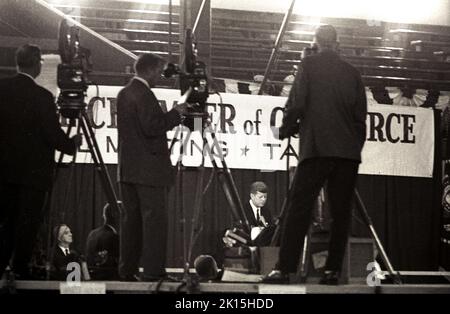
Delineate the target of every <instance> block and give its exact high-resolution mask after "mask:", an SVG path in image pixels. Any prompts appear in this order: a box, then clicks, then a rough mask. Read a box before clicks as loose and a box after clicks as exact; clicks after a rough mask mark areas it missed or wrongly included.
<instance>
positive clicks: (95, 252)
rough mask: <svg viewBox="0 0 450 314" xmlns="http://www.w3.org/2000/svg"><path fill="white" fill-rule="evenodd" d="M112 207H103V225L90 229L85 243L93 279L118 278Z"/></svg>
mask: <svg viewBox="0 0 450 314" xmlns="http://www.w3.org/2000/svg"><path fill="white" fill-rule="evenodd" d="M114 226H116V219H115V215H114V213H113V208H112V207H111V206H109V204H106V205H105V207H103V225H102V226H100V227H98V228H97V229H94V230H92V231H91V232H90V233H89V235H88V237H87V243H86V258H87V264H88V266H89V270H90V274H91V277H92V279H94V280H117V279H119V277H118V276H119V274H118V265H119V234H118V233H117V230H116V228H115V227H114Z"/></svg>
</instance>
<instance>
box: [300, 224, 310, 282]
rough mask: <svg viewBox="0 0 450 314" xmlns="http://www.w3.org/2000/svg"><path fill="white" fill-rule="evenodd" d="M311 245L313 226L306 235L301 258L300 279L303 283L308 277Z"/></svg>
mask: <svg viewBox="0 0 450 314" xmlns="http://www.w3.org/2000/svg"><path fill="white" fill-rule="evenodd" d="M310 245H311V228H310V229H309V231H308V233H307V234H306V235H305V238H304V240H303V250H302V256H301V260H300V268H299V272H298V273H299V280H300V282H301V283H304V282H306V278H307V277H308V256H309V251H310Z"/></svg>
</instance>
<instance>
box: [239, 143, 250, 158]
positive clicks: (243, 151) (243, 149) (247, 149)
mask: <svg viewBox="0 0 450 314" xmlns="http://www.w3.org/2000/svg"><path fill="white" fill-rule="evenodd" d="M249 150H250V149H249V148H248V147H247V145H245V147H244V148H241V152H242V154H241V156H247V152H248V151H249Z"/></svg>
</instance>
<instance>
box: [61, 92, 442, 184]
mask: <svg viewBox="0 0 450 314" xmlns="http://www.w3.org/2000/svg"><path fill="white" fill-rule="evenodd" d="M120 89H121V87H113V86H100V88H99V95H96V89H95V88H93V87H90V88H89V90H88V96H87V98H86V102H87V103H88V114H89V115H90V116H92V117H93V126H94V130H95V134H96V139H97V142H98V145H99V147H100V150H101V152H102V156H103V159H104V161H105V163H109V164H116V163H117V124H116V112H117V109H116V104H115V101H116V96H117V93H118V92H119V90H120ZM154 92H155V94H156V96H157V98H158V99H159V101H160V104H161V106H162V107H163V108H164V109H168V110H170V108H172V106H173V104H174V103H176V102H177V100H178V99H179V98H180V91H179V90H174V89H154ZM285 102H286V98H285V97H273V96H256V95H243V94H221V97H219V96H218V95H211V96H210V97H209V99H208V106H207V111H208V113H209V114H210V117H211V121H212V127H213V129H214V130H215V134H216V138H217V141H218V142H217V143H216V145H213V142H212V140H211V136H210V135H208V134H207V135H206V139H207V140H208V142H209V143H210V145H209V146H210V147H211V148H212V151H213V153H214V155H216V156H218V155H220V154H219V152H222V153H223V154H224V156H225V161H226V163H227V165H228V167H229V168H235V169H258V170H262V171H274V170H286V158H287V156H290V164H291V165H292V166H294V165H296V163H297V157H298V139H295V138H293V139H292V140H291V145H290V146H289V147H288V146H287V143H288V141H287V140H284V141H280V140H278V139H277V138H275V137H274V136H273V134H272V131H271V127H274V126H275V127H278V126H280V124H281V119H282V108H283V107H284V105H285ZM64 122H65V121H62V124H63V125H64ZM367 126H368V128H367V141H366V144H365V146H364V150H363V154H362V155H363V163H362V164H361V166H360V173H361V174H377V175H394V176H412V177H431V176H432V172H433V153H434V119H433V111H432V110H430V109H423V108H411V107H398V106H387V105H378V104H377V105H375V104H371V101H370V99H369V114H368V116H367ZM175 133H176V132H175V131H174V130H172V131H170V132H168V139H169V142H168V145H169V146H170V144H171V141H172V139H173V137H174V135H175ZM189 133H190V132H189V131H188V130H187V128H183V132H182V134H183V140H186V138H187V136H188V134H189ZM177 138H178V139H179V138H180V134H178V136H177ZM186 144H187V145H186V146H185V147H184V153H183V155H182V156H183V159H182V160H183V164H184V165H185V166H194V167H196V166H199V165H200V164H201V162H202V154H201V151H202V147H203V140H202V134H201V133H200V132H198V131H197V132H192V133H190V134H189V139H188V141H187V142H186ZM204 152H205V150H204ZM171 153H172V154H171V158H172V163H173V164H175V163H176V162H177V160H178V158H179V157H180V141H176V142H175V144H174V145H173V149H172V152H171ZM57 157H58V154H57ZM64 160H65V161H66V162H69V161H71V160H72V159H71V158H70V157H67V156H66V157H65V159H64ZM217 160H219V159H217ZM76 162H77V163H91V162H92V158H91V156H90V153H89V152H88V149H87V144H86V141H83V146H82V147H81V149H80V151H79V152H78V153H77V156H76ZM205 165H206V166H207V167H210V166H211V163H210V160H209V157H208V154H205Z"/></svg>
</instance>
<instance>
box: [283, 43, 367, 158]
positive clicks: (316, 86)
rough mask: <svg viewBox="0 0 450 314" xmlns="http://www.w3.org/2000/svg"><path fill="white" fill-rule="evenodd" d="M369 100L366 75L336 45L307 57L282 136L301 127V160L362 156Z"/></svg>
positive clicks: (288, 108) (301, 67)
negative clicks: (334, 47)
mask: <svg viewBox="0 0 450 314" xmlns="http://www.w3.org/2000/svg"><path fill="white" fill-rule="evenodd" d="M366 114H367V100H366V94H365V89H364V85H363V83H362V80H361V75H360V74H359V72H358V70H356V68H354V67H353V66H352V65H350V64H349V63H347V62H345V61H343V60H342V59H341V58H340V57H339V55H338V54H337V53H336V52H334V51H331V50H325V51H322V52H320V53H318V54H317V55H312V56H308V57H306V58H304V59H303V61H302V64H301V66H300V67H299V71H298V74H297V76H296V78H295V81H294V86H293V88H292V90H291V92H290V94H289V98H288V101H287V103H286V110H285V114H284V117H283V124H282V127H281V128H280V135H281V136H282V137H286V136H290V135H293V134H295V133H297V132H299V135H300V143H301V145H300V161H302V160H304V159H307V158H314V157H340V158H346V159H351V160H357V161H361V150H362V148H363V145H364V141H365V138H366Z"/></svg>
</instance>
